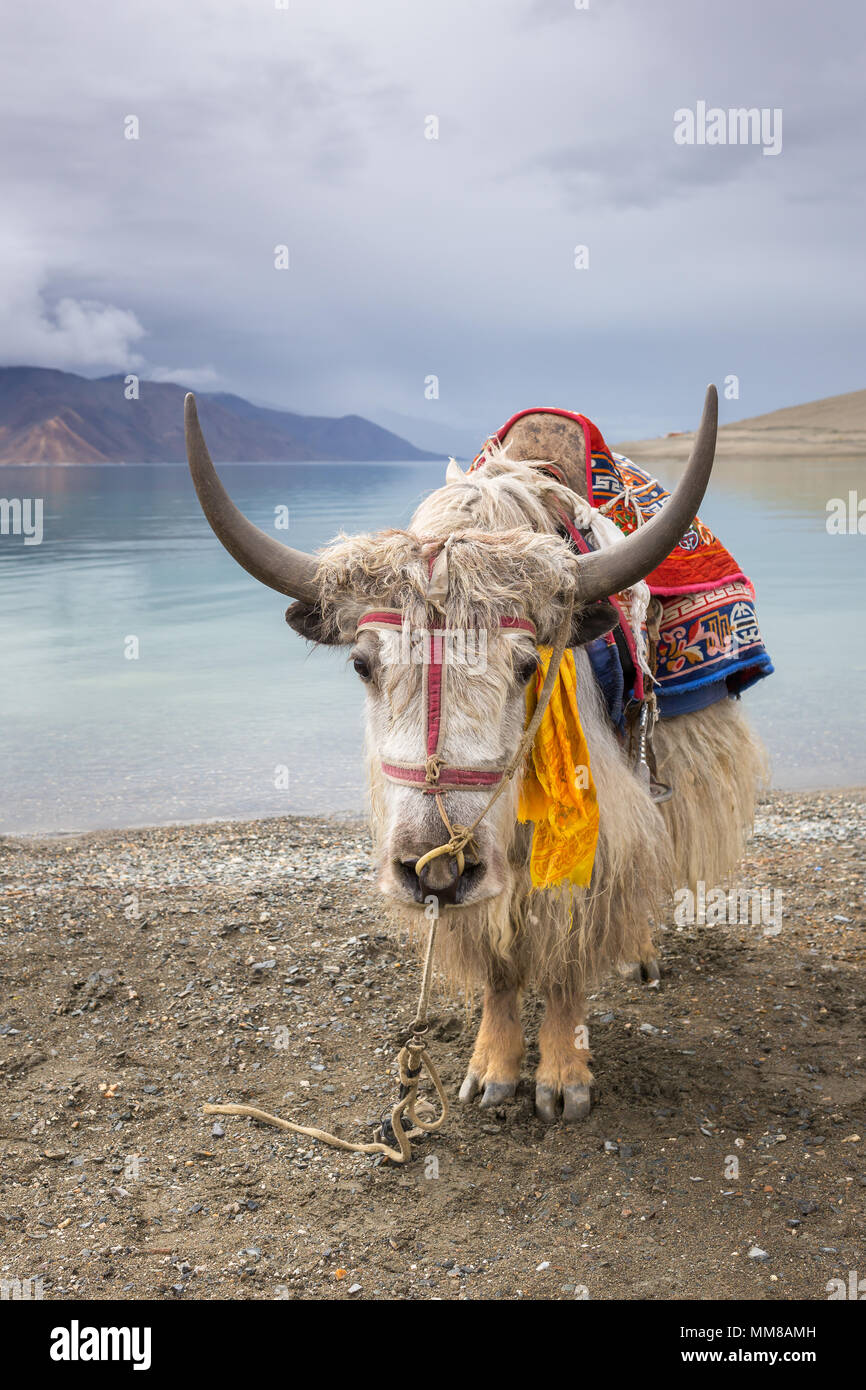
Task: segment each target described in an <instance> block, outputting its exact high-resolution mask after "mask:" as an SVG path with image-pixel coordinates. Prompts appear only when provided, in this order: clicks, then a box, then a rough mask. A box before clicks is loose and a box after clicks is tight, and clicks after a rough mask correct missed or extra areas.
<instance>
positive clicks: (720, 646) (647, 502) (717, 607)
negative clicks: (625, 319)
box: [591, 432, 773, 719]
mask: <svg viewBox="0 0 866 1390" xmlns="http://www.w3.org/2000/svg"><path fill="white" fill-rule="evenodd" d="M596 433H597V432H596ZM598 438H599V439H601V436H600V435H599V436H598ZM601 446H602V447H600V448H599V447H596V448H594V449H593V453H592V484H591V486H592V502H593V505H595V506H597V507H603V508H604V510H605V512H606V513H607V515H608V516H609V517H610V518H611V520H613V521H614V522H615V523H616V524H617V526H618V527H619V528H620V530H621V531H623V532H625V533H626V534H629V533H631V532H632V531H634V530H635V529H636V527H637V516H636V515H635V509H639V511H640V515H641V518H642V522H646V521H649V519H650V517H652V516H654V515H655V513H656V512H657V511H659V510H660V508H661V507H662V506H663V505H664V503H665V501H666V499H667V498H668V497H669V496H670V493H669V492H668V491H667V490H666V489H665V488H663V487H662V485H661V483H659V482H658V481H657V480H656V479H655V478H652V477H651V476H650V475H649V474H648V473H646V472H644V470H643V469H642V468H638V467H637V466H636V465H635V464H633V463H632V462H631V460H630V459H627V458H624V457H623V456H622V455H621V454H612V453H611V452H610V450H609V449H608V448H607V447H606V446H605V445H604V441H603V440H601ZM647 583H648V585H649V588H650V592H651V593H652V594H653V595H654V596H655V597H656V598H658V600H659V602H660V603H661V606H662V614H661V619H660V622H659V637H658V644H657V647H656V662H655V670H654V676H655V682H656V696H657V699H658V706H659V714H660V715H661V717H662V718H663V719H665V718H671V716H673V715H675V714H685V713H688V712H689V711H692V710H696V709H703V708H705V707H706V706H707V705H710V704H713V703H714V702H715V701H716V700H721V699H724V698H725V697H726V696H728V695H739V694H740V692H741V691H743V690H746V689H747V688H748V687H749V686H750V685H754V683H755V681H758V680H761V679H762V678H763V677H764V676H769V675H770V674H771V672H772V670H773V663H772V662H771V660H770V657H769V654H768V653H767V650H766V648H765V646H764V642H763V638H762V637H761V630H760V628H759V626H758V618H757V613H756V611H755V590H754V588H753V586H752V584H751V582H750V581H749V579H747V578H746V576H745V574H743V572H742V570H741V569H740V567H739V566H738V564H737V562H736V560H734V558H733V557H732V555H731V554H730V552H729V551H728V550H726V549H725V547H724V546H723V545H722V543H721V541H720V540H718V539H717V537H716V536H714V535H713V533H712V531H711V530H710V529H709V527H708V526H705V525H704V523H703V522H702V521H701V520H700V518H699V517H696V518H695V520H694V522H693V523H692V525H691V526H690V527H689V529H688V531H686V533H685V535H684V536H683V538H682V540H681V541H680V542H679V544H678V545H677V546H676V547H675V548H674V550H672V551H671V553H670V555H668V556H667V557H666V559H664V560H663V561H662V563H661V564H660V565H659V566H658V568H657V569H655V570H653V571H652V573H651V574H649V575H648V576H647Z"/></svg>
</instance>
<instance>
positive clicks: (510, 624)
mask: <svg viewBox="0 0 866 1390" xmlns="http://www.w3.org/2000/svg"><path fill="white" fill-rule="evenodd" d="M573 613H574V597H573V596H572V598H571V599H570V600H569V603H568V605H567V606H566V609H565V611H564V613H563V616H562V622H561V623H560V625H559V628H558V629H557V633H556V637H555V639H554V644H553V651H552V654H551V658H550V664H549V665H548V668H547V674H546V676H545V678H544V684H543V685H542V687H541V691H540V693H539V696H538V701H537V703H536V706H535V710H534V711H533V714H532V718H531V719H530V721H529V723H528V724H527V726H526V728H525V729H524V731H523V735H522V737H521V739H520V743H519V744H518V746H517V751H516V753H515V754H514V757H513V758H512V759H511V761H510V762H509V763H508V765H507V766H506V767H505V768H504V769H502V770H501V771H496V770H495V769H488V770H483V769H480V768H448V767H445V766H443V765H442V763H441V761H440V760H439V759H438V758H437V757H436V755H435V753H434V754H432V755H431V754H430V753H429V752H428V757H427V762H426V764H425V766H424V767H423V768H422V767H420V766H418V765H406V766H402V765H399V764H385V763H383V764H382V770H383V772H385V775H386V776H391V777H392V779H393V780H395V781H402V782H404V783H405V784H406V785H409V786H414V787H416V788H418V789H419V790H421V791H426V792H428V793H429V794H430V795H432V796H435V798H436V805H437V808H438V810H439V814H440V816H441V817H442V822H443V824H444V826H445V829H446V830H447V831H448V837H449V838H448V841H447V843H446V844H444V845H437V846H436V848H435V849H431V850H428V851H427V853H426V854H422V856H421V858H420V859H418V860H417V861H416V863H415V872H416V874H417V875H418V876H419V878H420V876H421V873H422V871H423V869H424V868H425V867H426V865H427V864H429V863H430V862H431V860H433V859H436V858H438V857H439V855H442V854H450V855H451V856H452V858H453V859H455V860H456V861H457V871H458V873H459V874H462V873H463V870H464V868H465V864H466V860H465V856H464V850H466V849H467V848H468V846H469V845H471V844H473V843H474V834H475V831H476V830H477V829H478V827H479V825H480V824H481V822H482V821H483V819H484V817H485V816H486V815H487V814H488V812H489V811H490V810H491V808H492V807H493V806H494V805H495V803H496V802H497V800H498V799H499V797H500V796H501V795H502V793H503V791H504V790H505V788H506V786H507V785H508V783H509V782H510V781H511V778H512V777H513V776H514V773H515V772H516V771H517V769H518V767H521V766H522V765H523V761H524V759H525V757H526V755H527V753H528V752H529V750H530V748H531V747H532V744H533V742H534V740H535V735H536V734H537V733H538V729H539V725H540V724H541V721H542V719H543V718H544V714H545V711H546V709H547V706H548V705H549V704H550V698H551V696H552V694H553V688H554V686H555V685H556V681H557V678H558V676H559V667H560V664H561V662H562V658H563V657H564V656H565V652H566V648H567V647H568V645H569V638H570V636H571V627H572V618H573ZM402 622H403V619H402V615H401V614H400V613H399V612H398V611H397V610H396V609H375V610H371V611H370V612H369V613H365V614H364V615H363V616H362V617H361V618H360V619H359V620H358V628H359V629H361V628H364V627H373V628H378V629H379V630H381V631H384V630H388V629H390V630H392V631H393V629H395V628H398V627H402ZM499 626H500V627H501V628H503V629H505V630H509V629H510V630H517V631H524V632H530V633H532V635H533V636H535V635H536V629H535V624H534V623H531V622H529V620H528V619H523V618H502V619H500V622H499ZM425 631H427V632H429V631H431V630H430V629H425ZM443 631H444V630H443ZM416 775H420V776H421V780H415V779H416ZM482 777H484V778H487V779H493V781H491V780H488V781H486V782H484V781H480V780H478V779H480V778H482ZM485 785H486V786H490V785H493V792H492V794H491V796H490V799H489V801H488V802H487V805H486V806H485V807H484V809H483V810H482V811H481V812H480V813H479V815H477V816H476V817H475V819H474V821H473V822H472V824H471V825H453V824H452V823H451V820H450V818H449V816H448V812H447V810H446V808H445V802H444V794H445V792H447V791H449V790H452V791H453V790H457V789H459V788H462V787H467V786H475V787H477V786H485Z"/></svg>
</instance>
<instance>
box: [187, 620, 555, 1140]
mask: <svg viewBox="0 0 866 1390" xmlns="http://www.w3.org/2000/svg"><path fill="white" fill-rule="evenodd" d="M573 610H574V599H573V598H572V600H571V602H570V603H569V604H568V606H567V608H566V611H565V613H564V615H563V619H562V623H561V624H560V627H559V630H558V631H557V634H556V643H555V646H554V650H553V654H552V656H551V659H550V665H549V666H548V668H547V675H546V676H545V678H544V684H543V686H542V687H541V694H540V695H539V697H538V703H537V705H536V706H535V711H534V713H533V715H532V718H531V719H530V721H529V723H528V724H527V726H526V728H525V730H524V732H523V737H522V738H521V740H520V743H519V745H518V748H517V752H516V753H515V755H514V757H513V758H512V759H511V762H510V763H509V764H508V767H507V768H506V769H505V772H504V773H503V775H502V780H501V782H499V783H498V785H497V787H496V789H495V791H494V792H493V795H492V796H491V798H490V800H489V801H488V803H487V805H486V806H485V807H484V810H483V811H482V812H481V814H480V815H478V816H476V817H475V820H474V821H473V822H472V824H471V825H468V826H466V825H452V824H451V822H450V820H449V818H448V812H447V811H446V809H445V803H444V801H443V799H442V793H441V792H440V791H437V792H436V793H435V796H436V805H437V806H438V807H439V814H440V816H441V817H442V820H443V822H444V824H445V828H446V829H447V831H448V835H449V840H448V843H447V844H444V845H439V846H438V847H437V848H436V849H433V850H430V851H429V853H428V854H424V855H422V856H421V858H420V859H419V860H418V862H417V863H416V865H415V872H416V873H417V874H418V875H419V877H420V875H421V870H422V869H423V868H424V865H425V864H429V863H430V860H431V859H435V858H436V857H437V855H440V854H450V855H453V857H454V858H455V859H456V861H457V866H458V869H459V871H460V873H462V872H463V867H464V862H465V861H464V855H463V851H464V850H465V849H466V848H467V846H468V845H470V844H472V843H473V835H474V833H475V831H476V830H477V829H478V826H479V825H480V824H481V822H482V821H483V819H484V817H485V816H486V815H487V812H488V811H489V810H490V808H491V807H492V806H493V804H494V802H495V801H496V800H497V798H498V797H499V796H500V795H501V794H502V792H503V790H504V788H505V786H506V784H507V783H508V782H510V780H511V778H512V777H513V776H514V773H515V772H516V771H517V768H518V767H519V766H520V765H521V764H522V762H523V759H524V758H525V756H526V754H527V752H528V751H529V749H530V748H531V746H532V742H533V739H534V738H535V735H536V733H537V732H538V726H539V724H540V723H541V721H542V719H543V717H544V712H545V710H546V709H547V706H548V704H549V703H550V697H551V695H552V694H553V687H554V685H555V684H556V679H557V676H558V675H559V666H560V663H561V661H562V658H563V657H564V655H565V649H566V647H567V646H568V639H569V637H570V636H571V621H572V613H573ZM438 925H439V915H438V913H436V914H434V915H433V916H431V918H430V935H429V936H428V938H427V950H426V952H425V954H424V967H423V970H422V972H421V992H420V994H419V996H418V1009H417V1012H416V1016H415V1021H414V1023H413V1024H412V1026H411V1028H410V1030H409V1032H410V1037H409V1039H408V1041H407V1042H406V1043H405V1044H404V1045H403V1047H401V1049H400V1051H399V1053H398V1055H397V1072H398V1075H399V1078H400V1090H399V1093H398V1096H397V1100H396V1102H395V1104H394V1105H393V1106H392V1107H391V1114H390V1116H389V1118H388V1120H386V1121H385V1123H384V1124H383V1125H382V1127H381V1133H382V1135H383V1138H382V1139H380V1140H379V1139H377V1140H375V1141H374V1142H373V1143H370V1144H353V1143H351V1142H350V1141H349V1140H348V1139H340V1138H338V1136H337V1135H336V1134H329V1133H328V1132H327V1130H324V1129H317V1128H315V1127H314V1126H313V1125H296V1124H294V1122H293V1121H292V1120H283V1119H281V1118H280V1117H279V1116H278V1115H270V1114H268V1112H267V1111H266V1110H259V1108H258V1106H256V1105H205V1106H204V1107H203V1110H204V1114H205V1115H247V1116H249V1118H250V1119H251V1120H258V1121H259V1122H260V1123H261V1124H264V1125H273V1126H274V1127H275V1128H276V1129H285V1130H288V1131H289V1132H290V1133H291V1134H304V1135H306V1137H307V1138H308V1139H316V1140H318V1142H319V1143H320V1144H329V1145H330V1146H331V1148H332V1149H344V1150H345V1151H346V1152H347V1153H354V1154H382V1155H383V1156H384V1157H385V1158H388V1159H390V1160H391V1162H392V1163H408V1162H409V1161H410V1159H411V1157H412V1145H411V1143H410V1140H411V1139H412V1138H416V1137H418V1136H419V1134H421V1133H424V1134H435V1133H436V1131H437V1130H440V1129H441V1128H442V1126H443V1125H444V1123H445V1121H446V1120H447V1118H448V1100H447V1097H446V1095H445V1091H444V1089H443V1087H442V1082H441V1081H440V1079H439V1073H438V1072H437V1070H436V1068H435V1066H434V1065H433V1060H432V1058H431V1056H430V1053H429V1052H428V1051H427V1049H426V1047H425V1046H424V1042H423V1038H424V1034H425V1033H426V1032H427V1031H428V1029H429V1027H430V1024H429V1022H428V1019H427V1010H428V1007H429V1003H430V987H431V983H432V979H433V949H434V946H435V944H436V929H437V927H438ZM425 1069H426V1071H427V1075H428V1076H429V1078H430V1080H431V1082H432V1083H433V1089H434V1090H435V1092H436V1095H437V1096H438V1097H439V1104H440V1106H441V1110H440V1112H439V1114H438V1115H437V1117H436V1119H435V1120H424V1119H422V1118H421V1116H420V1115H418V1113H417V1111H416V1106H417V1104H418V1084H419V1082H420V1080H421V1077H422V1075H423V1073H424V1071H425ZM404 1115H408V1117H409V1120H410V1121H411V1125H412V1128H411V1129H409V1130H407V1129H406V1126H405V1125H404V1124H403V1116H404ZM389 1130H390V1132H391V1133H392V1134H393V1135H394V1139H395V1141H396V1144H397V1147H396V1148H394V1147H393V1146H392V1145H391V1144H388V1143H386V1142H385V1139H384V1135H385V1134H387V1133H388V1131H389Z"/></svg>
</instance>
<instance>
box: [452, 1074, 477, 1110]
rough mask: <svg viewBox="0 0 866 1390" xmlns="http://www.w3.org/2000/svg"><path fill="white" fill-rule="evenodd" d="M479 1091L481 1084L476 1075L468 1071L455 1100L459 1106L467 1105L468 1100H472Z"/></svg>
mask: <svg viewBox="0 0 866 1390" xmlns="http://www.w3.org/2000/svg"><path fill="white" fill-rule="evenodd" d="M480 1090H481V1082H480V1081H479V1079H478V1076H477V1074H476V1073H475V1072H474V1071H468V1072H467V1073H466V1076H465V1078H464V1081H463V1085H462V1086H461V1087H460V1090H459V1091H458V1092H457V1099H458V1100H459V1101H460V1103H461V1105H467V1104H468V1103H469V1101H470V1100H474V1098H475V1096H477V1095H478V1092H479V1091H480Z"/></svg>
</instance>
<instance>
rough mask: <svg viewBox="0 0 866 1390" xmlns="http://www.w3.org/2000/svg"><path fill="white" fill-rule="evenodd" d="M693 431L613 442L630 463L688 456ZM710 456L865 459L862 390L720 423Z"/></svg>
mask: <svg viewBox="0 0 866 1390" xmlns="http://www.w3.org/2000/svg"><path fill="white" fill-rule="evenodd" d="M693 439H694V434H693V432H692V431H687V432H685V433H682V434H673V435H666V436H665V437H664V438H663V439H643V440H638V441H636V442H631V441H630V442H628V443H625V444H617V445H616V446H615V448H616V449H617V450H618V452H620V453H623V454H626V455H627V456H628V457H629V458H632V459H634V461H635V463H638V464H640V463H642V462H647V463H648V462H650V461H651V460H654V459H665V460H670V461H672V462H677V461H679V460H681V459H685V458H687V457H688V453H689V449H690V448H691V445H692V441H693ZM716 454H717V456H718V457H719V458H720V459H725V458H730V459H732V460H733V459H752V460H754V461H756V462H757V461H760V460H766V461H770V460H775V459H778V460H789V461H791V460H807V459H811V460H814V461H815V462H816V463H821V462H828V461H830V460H833V459H839V460H843V459H866V391H849V392H848V394H847V395H844V396H826V397H825V398H824V399H823V400H820V401H810V402H809V403H808V404H806V405H790V406H786V407H785V408H784V409H783V410H774V411H772V412H771V414H769V415H754V416H752V418H751V419H748V420H737V421H736V422H735V423H734V424H731V425H722V427H721V429H720V430H719V442H718V446H717V449H716Z"/></svg>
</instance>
